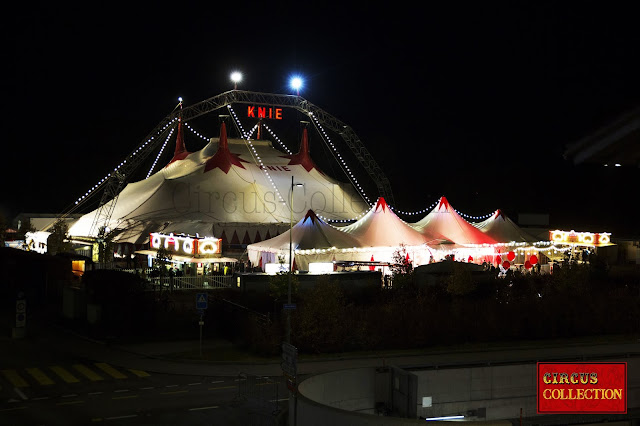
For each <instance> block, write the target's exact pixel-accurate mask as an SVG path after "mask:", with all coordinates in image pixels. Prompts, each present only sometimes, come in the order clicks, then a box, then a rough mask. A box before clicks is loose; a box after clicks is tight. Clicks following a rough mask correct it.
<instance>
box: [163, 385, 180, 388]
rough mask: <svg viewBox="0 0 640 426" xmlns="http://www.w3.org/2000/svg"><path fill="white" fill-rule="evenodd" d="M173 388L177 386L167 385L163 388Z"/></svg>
mask: <svg viewBox="0 0 640 426" xmlns="http://www.w3.org/2000/svg"><path fill="white" fill-rule="evenodd" d="M175 387H178V385H167V386H165V388H175Z"/></svg>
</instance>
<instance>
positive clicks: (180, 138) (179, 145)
mask: <svg viewBox="0 0 640 426" xmlns="http://www.w3.org/2000/svg"><path fill="white" fill-rule="evenodd" d="M189 154H191V153H190V152H189V151H187V148H186V146H185V144H184V130H183V128H182V102H180V116H178V135H177V136H176V149H175V151H174V152H173V158H172V159H171V161H169V163H168V164H167V165H166V166H165V167H167V166H169V164H171V163H174V162H176V161H178V160H184V159H185V158H187V156H188V155H189Z"/></svg>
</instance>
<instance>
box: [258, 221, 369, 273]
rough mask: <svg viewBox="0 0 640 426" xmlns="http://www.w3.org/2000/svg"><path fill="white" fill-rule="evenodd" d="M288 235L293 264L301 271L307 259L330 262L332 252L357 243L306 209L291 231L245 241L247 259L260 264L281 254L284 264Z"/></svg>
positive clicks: (308, 260) (357, 244)
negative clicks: (264, 238) (259, 239)
mask: <svg viewBox="0 0 640 426" xmlns="http://www.w3.org/2000/svg"><path fill="white" fill-rule="evenodd" d="M290 239H291V247H292V251H293V256H294V259H295V264H296V267H297V269H300V270H302V271H307V270H309V263H311V262H331V261H333V260H335V255H336V253H340V252H341V250H343V249H345V250H346V249H353V248H354V247H358V246H359V244H360V243H359V241H358V240H357V239H356V238H355V237H353V236H351V235H349V234H347V233H345V232H342V231H340V230H338V229H336V228H334V227H333V226H331V225H329V224H327V223H326V222H324V221H323V220H322V219H320V218H319V217H318V216H316V214H315V213H314V212H313V211H312V210H309V211H308V212H307V214H306V215H305V217H304V218H303V219H301V220H300V221H299V222H298V223H296V224H295V225H294V226H293V228H291V231H289V230H287V231H286V232H284V233H282V234H280V235H278V236H276V237H274V238H271V239H269V240H265V241H262V242H259V243H255V244H250V245H248V246H247V252H248V255H249V261H250V262H251V264H252V265H254V266H258V265H262V267H263V268H264V265H266V264H267V263H278V257H281V258H282V259H283V261H284V263H285V264H286V265H288V264H289V240H290Z"/></svg>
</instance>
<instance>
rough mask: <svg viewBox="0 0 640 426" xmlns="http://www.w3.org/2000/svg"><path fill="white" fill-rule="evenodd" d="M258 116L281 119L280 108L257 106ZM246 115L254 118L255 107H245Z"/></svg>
mask: <svg viewBox="0 0 640 426" xmlns="http://www.w3.org/2000/svg"><path fill="white" fill-rule="evenodd" d="M257 109H258V118H269V119H273V120H282V108H273V107H268V108H267V107H257ZM247 117H249V118H256V107H255V106H249V107H247Z"/></svg>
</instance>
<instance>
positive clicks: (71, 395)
mask: <svg viewBox="0 0 640 426" xmlns="http://www.w3.org/2000/svg"><path fill="white" fill-rule="evenodd" d="M74 396H78V395H76V394H75V393H70V394H69V395H62V397H63V398H73V397H74Z"/></svg>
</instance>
